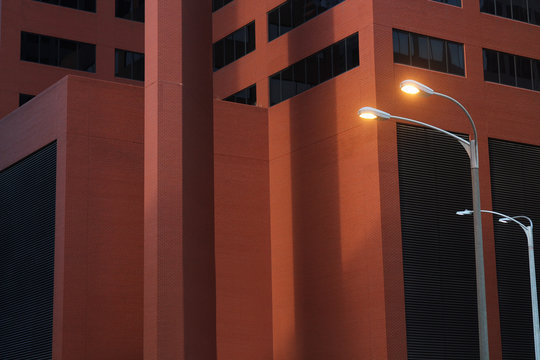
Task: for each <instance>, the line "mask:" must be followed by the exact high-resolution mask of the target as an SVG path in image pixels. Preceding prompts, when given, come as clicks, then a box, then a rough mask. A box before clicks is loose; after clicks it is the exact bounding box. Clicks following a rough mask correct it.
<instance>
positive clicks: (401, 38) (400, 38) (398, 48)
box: [392, 29, 411, 65]
mask: <svg viewBox="0 0 540 360" xmlns="http://www.w3.org/2000/svg"><path fill="white" fill-rule="evenodd" d="M392 37H393V41H394V62H396V63H400V64H407V65H410V64H411V59H410V57H409V33H408V32H406V31H401V30H396V29H394V30H393V32H392Z"/></svg>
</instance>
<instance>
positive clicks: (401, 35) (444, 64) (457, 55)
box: [392, 29, 465, 76]
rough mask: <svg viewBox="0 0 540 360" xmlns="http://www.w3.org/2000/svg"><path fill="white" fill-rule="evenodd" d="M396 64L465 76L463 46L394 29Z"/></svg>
mask: <svg viewBox="0 0 540 360" xmlns="http://www.w3.org/2000/svg"><path fill="white" fill-rule="evenodd" d="M392 36H393V42H394V62H395V63H399V64H406V65H412V66H416V67H421V68H424V69H430V70H435V71H441V72H445V73H449V74H455V75H461V76H464V75H465V60H464V54H463V44H460V43H457V42H453V41H448V40H443V39H438V38H434V37H431V36H426V35H420V34H415V33H411V32H408V31H403V30H397V29H394V30H393V32H392Z"/></svg>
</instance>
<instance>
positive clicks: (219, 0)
mask: <svg viewBox="0 0 540 360" xmlns="http://www.w3.org/2000/svg"><path fill="white" fill-rule="evenodd" d="M231 1H233V0H212V11H216V10H218V9H221V8H222V7H224V6H225V5H227V4H228V3H230V2H231Z"/></svg>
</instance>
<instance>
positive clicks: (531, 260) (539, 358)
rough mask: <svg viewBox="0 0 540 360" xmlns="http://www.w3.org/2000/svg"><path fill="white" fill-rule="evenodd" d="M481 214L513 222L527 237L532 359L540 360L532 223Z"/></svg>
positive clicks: (524, 217) (503, 221)
mask: <svg viewBox="0 0 540 360" xmlns="http://www.w3.org/2000/svg"><path fill="white" fill-rule="evenodd" d="M482 212H483V213H490V214H495V215H497V216H500V217H501V218H500V219H499V222H502V223H505V224H507V223H508V222H509V221H513V222H515V223H516V224H518V225H519V226H520V227H521V229H523V231H524V232H525V235H526V236H527V247H528V248H529V279H530V283H531V303H532V316H533V334H534V358H535V359H536V360H540V322H539V320H538V295H537V292H536V270H535V265H534V240H533V222H532V220H531V219H530V218H529V217H528V216H513V217H510V216H508V215H504V214H502V213H500V212H497V211H491V210H482ZM456 214H458V215H470V214H472V211H471V210H463V211H457V212H456ZM516 219H526V220H527V221H528V222H529V225H525V224H523V223H522V222H521V221H518V220H516Z"/></svg>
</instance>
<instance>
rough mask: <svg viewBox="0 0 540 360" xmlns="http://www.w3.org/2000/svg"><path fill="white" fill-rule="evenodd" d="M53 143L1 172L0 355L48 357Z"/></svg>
mask: <svg viewBox="0 0 540 360" xmlns="http://www.w3.org/2000/svg"><path fill="white" fill-rule="evenodd" d="M55 202H56V142H54V143H51V144H49V145H47V146H45V147H43V148H42V149H40V150H38V151H36V152H35V153H33V154H31V155H29V156H28V157H26V158H24V159H23V160H21V161H19V162H17V163H15V164H13V165H11V166H10V167H8V168H6V169H4V170H2V171H0V239H1V241H0V309H1V310H0V314H1V315H0V359H5V360H8V359H52V358H53V357H52V342H53V341H52V340H53V339H52V338H53V296H54V247H55V246H54V245H55V244H54V241H55V236H54V234H55Z"/></svg>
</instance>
